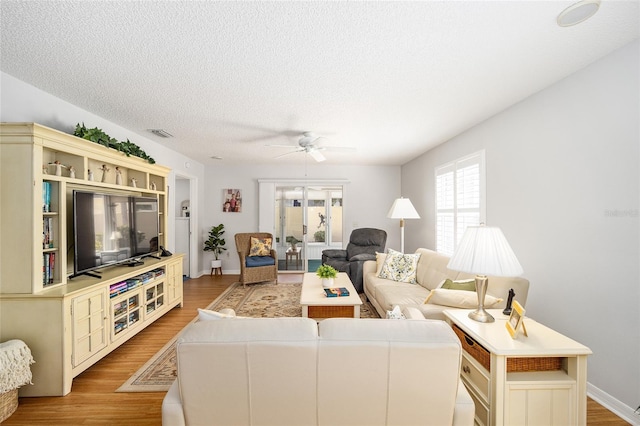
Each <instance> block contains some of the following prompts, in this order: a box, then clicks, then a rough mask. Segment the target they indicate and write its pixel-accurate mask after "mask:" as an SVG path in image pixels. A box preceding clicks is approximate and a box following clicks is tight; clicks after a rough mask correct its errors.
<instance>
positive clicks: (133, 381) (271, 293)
mask: <svg viewBox="0 0 640 426" xmlns="http://www.w3.org/2000/svg"><path fill="white" fill-rule="evenodd" d="M300 289H301V285H300V283H295V284H291V283H280V284H277V285H276V284H274V283H267V284H251V285H249V286H246V287H243V286H242V284H240V283H234V284H232V285H231V286H229V288H227V289H226V290H225V291H224V292H223V293H222V294H221V295H220V296H219V297H218V298H217V299H216V300H214V301H213V302H212V303H211V304H210V305H209V306H207V309H211V310H214V311H219V310H221V309H224V308H231V309H233V310H235V311H236V315H238V316H244V317H255V318H274V317H300V316H302V307H301V306H300ZM360 297H361V298H363V302H364V295H361V296H360ZM360 317H361V318H380V317H379V315H378V312H377V311H376V310H375V308H374V307H373V306H371V304H369V303H368V302H364V303H363V305H362V306H361V307H360ZM195 321H197V317H196V318H194V320H193V321H192V322H195ZM187 326H188V325H187ZM179 334H180V333H178V335H179ZM178 335H176V336H175V337H173V338H172V339H171V340H170V341H169V342H168V343H167V344H166V345H165V346H164V347H163V348H162V349H160V350H159V351H158V352H157V353H156V354H155V355H154V356H153V357H152V358H151V359H150V360H149V361H147V363H146V364H145V365H144V366H142V368H140V369H139V370H138V371H137V372H136V373H135V374H134V375H133V376H131V377H130V378H129V380H127V381H126V382H125V383H124V384H123V385H122V386H120V387H119V388H118V389H117V390H116V392H166V391H167V390H169V387H170V386H171V384H172V383H173V381H174V380H175V379H176V348H175V344H176V340H177V338H178Z"/></svg>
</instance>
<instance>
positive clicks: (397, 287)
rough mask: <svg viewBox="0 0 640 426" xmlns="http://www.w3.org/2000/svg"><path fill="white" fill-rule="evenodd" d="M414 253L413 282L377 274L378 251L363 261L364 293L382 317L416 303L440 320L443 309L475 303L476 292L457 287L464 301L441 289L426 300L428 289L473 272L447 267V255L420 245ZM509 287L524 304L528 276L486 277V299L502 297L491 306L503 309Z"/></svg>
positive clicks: (380, 259)
mask: <svg viewBox="0 0 640 426" xmlns="http://www.w3.org/2000/svg"><path fill="white" fill-rule="evenodd" d="M416 253H420V258H419V260H418V265H417V271H416V281H417V283H416V284H409V283H404V282H397V281H392V280H390V279H386V278H380V277H378V275H379V272H380V268H381V267H382V263H383V262H384V260H385V257H386V255H385V254H378V256H377V257H378V258H377V260H376V261H368V262H365V264H364V266H363V277H364V293H365V295H366V296H367V299H368V300H369V301H370V302H371V304H372V305H373V306H374V307H375V308H376V310H377V311H378V313H379V314H380V316H381V317H382V318H385V316H386V313H387V311H390V310H392V309H393V308H394V307H395V306H399V307H400V308H401V309H402V308H404V307H415V308H417V309H419V310H420V311H421V312H422V314H423V315H424V317H425V318H428V319H440V320H444V319H445V318H444V314H443V313H442V312H443V311H444V310H446V309H452V308H466V309H472V308H474V307H475V306H477V303H478V302H477V300H478V299H477V295H476V294H475V293H474V294H469V293H472V292H467V291H464V290H457V292H464V293H461V294H462V295H463V296H468V297H466V298H465V303H460V298H459V297H450V296H452V294H451V293H448V292H442V291H441V290H438V291H437V292H436V294H434V296H437V297H433V298H432V299H431V300H430V302H438V303H425V301H426V300H427V296H429V294H430V293H431V291H433V290H434V289H436V288H438V287H439V286H440V285H441V284H442V282H443V281H444V280H445V279H447V278H449V279H451V280H464V279H471V278H474V277H475V276H474V275H471V274H467V273H464V272H458V271H453V270H451V269H448V268H447V264H448V263H449V257H447V256H444V255H442V254H439V253H437V252H435V251H433V250H429V249H425V248H419V249H418V250H416ZM509 289H513V290H514V292H515V297H514V300H517V301H518V302H519V303H520V304H521V305H522V306H525V303H526V302H527V294H528V292H529V281H528V280H526V279H525V278H522V277H489V285H488V286H487V300H492V299H491V297H495V298H497V299H502V300H501V301H500V302H498V303H496V304H495V305H494V306H491V307H492V308H500V309H504V307H505V306H506V303H507V299H508V294H509ZM445 293H448V294H445ZM454 296H455V295H454ZM485 307H486V308H488V307H489V306H487V305H485Z"/></svg>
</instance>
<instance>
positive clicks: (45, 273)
mask: <svg viewBox="0 0 640 426" xmlns="http://www.w3.org/2000/svg"><path fill="white" fill-rule="evenodd" d="M55 266H56V254H55V253H45V254H43V255H42V284H44V285H48V284H53V278H54V276H55V274H54V272H55Z"/></svg>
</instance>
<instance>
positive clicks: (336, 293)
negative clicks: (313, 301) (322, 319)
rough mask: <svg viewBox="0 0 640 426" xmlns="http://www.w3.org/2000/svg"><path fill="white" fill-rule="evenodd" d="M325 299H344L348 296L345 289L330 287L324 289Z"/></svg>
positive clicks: (347, 291)
mask: <svg viewBox="0 0 640 426" xmlns="http://www.w3.org/2000/svg"><path fill="white" fill-rule="evenodd" d="M324 292H325V294H326V295H327V297H344V296H348V295H349V290H347V289H346V288H345V287H331V288H325V289H324Z"/></svg>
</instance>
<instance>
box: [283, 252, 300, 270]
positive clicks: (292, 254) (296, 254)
mask: <svg viewBox="0 0 640 426" xmlns="http://www.w3.org/2000/svg"><path fill="white" fill-rule="evenodd" d="M285 254H286V256H285V261H284V268H285V269H289V259H291V261H293V260H294V259H295V262H296V263H295V265H296V268H297V267H298V264H299V263H300V250H295V251H294V250H292V249H291V248H288V249H287V251H286V253H285ZM300 266H302V265H300Z"/></svg>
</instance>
